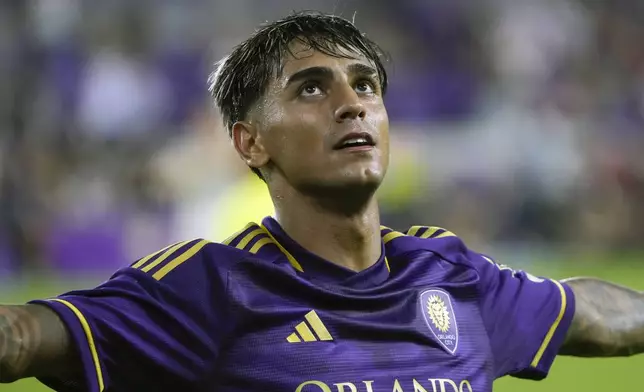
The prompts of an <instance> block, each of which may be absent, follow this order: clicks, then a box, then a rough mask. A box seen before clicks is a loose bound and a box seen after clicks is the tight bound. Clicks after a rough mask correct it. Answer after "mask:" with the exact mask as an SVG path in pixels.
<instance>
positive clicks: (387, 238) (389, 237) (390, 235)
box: [382, 231, 404, 244]
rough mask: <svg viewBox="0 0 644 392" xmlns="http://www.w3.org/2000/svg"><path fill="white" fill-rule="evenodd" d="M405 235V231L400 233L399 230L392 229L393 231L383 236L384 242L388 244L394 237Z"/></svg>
mask: <svg viewBox="0 0 644 392" xmlns="http://www.w3.org/2000/svg"><path fill="white" fill-rule="evenodd" d="M403 236H404V234H403V233H400V232H398V231H392V232H389V233H387V234H385V235H384V236H383V237H382V242H384V243H385V244H386V243H387V242H389V241H391V240H393V239H394V238H398V237H403Z"/></svg>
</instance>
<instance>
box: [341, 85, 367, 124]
mask: <svg viewBox="0 0 644 392" xmlns="http://www.w3.org/2000/svg"><path fill="white" fill-rule="evenodd" d="M366 115H367V110H366V108H365V106H364V105H363V104H362V102H360V98H358V94H356V93H355V91H353V90H351V93H350V94H347V96H346V97H345V98H344V102H343V103H342V104H341V105H340V106H339V107H338V108H337V109H336V110H335V121H337V122H339V123H341V122H344V121H346V120H356V119H360V120H364V118H365V116H366Z"/></svg>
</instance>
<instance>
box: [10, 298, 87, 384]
mask: <svg viewBox="0 0 644 392" xmlns="http://www.w3.org/2000/svg"><path fill="white" fill-rule="evenodd" d="M79 367H80V360H78V359H77V358H76V355H75V353H74V350H73V347H72V344H71V340H70V338H69V335H68V332H67V329H66V328H65V326H64V324H63V322H62V321H61V320H60V318H59V317H58V316H57V315H56V313H54V312H53V311H52V310H50V309H48V308H47V307H45V306H41V305H19V306H0V383H8V382H13V381H16V380H19V379H21V378H26V377H35V376H61V375H64V374H68V373H74V372H75V371H76V369H78V368H79Z"/></svg>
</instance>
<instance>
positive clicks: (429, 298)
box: [420, 289, 458, 354]
mask: <svg viewBox="0 0 644 392" xmlns="http://www.w3.org/2000/svg"><path fill="white" fill-rule="evenodd" d="M420 308H421V313H422V314H423V317H424V319H425V323H426V324H427V326H428V327H429V330H430V331H432V334H434V337H436V340H438V342H439V343H440V344H441V345H442V346H443V347H444V348H445V349H446V350H447V351H449V352H450V353H451V354H454V353H455V352H456V347H457V346H458V326H457V325H456V316H455V315H454V307H453V306H452V300H451V298H450V296H449V294H447V293H446V292H445V291H443V290H436V289H430V290H425V291H423V292H422V293H421V294H420Z"/></svg>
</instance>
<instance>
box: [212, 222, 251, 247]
mask: <svg viewBox="0 0 644 392" xmlns="http://www.w3.org/2000/svg"><path fill="white" fill-rule="evenodd" d="M256 225H257V224H256V223H254V222H249V223H248V224H247V225H246V226H244V228H243V229H241V230H239V231H238V232H236V233H235V234H233V235H231V236H230V237H228V238H226V239H225V240H224V241H223V242H222V243H221V244H222V245H230V243H231V242H233V240H234V239H235V238H237V237H239V236H240V235H241V234H242V233H243V232H245V231H246V230H248V229H250V228H251V227H253V226H256Z"/></svg>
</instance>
